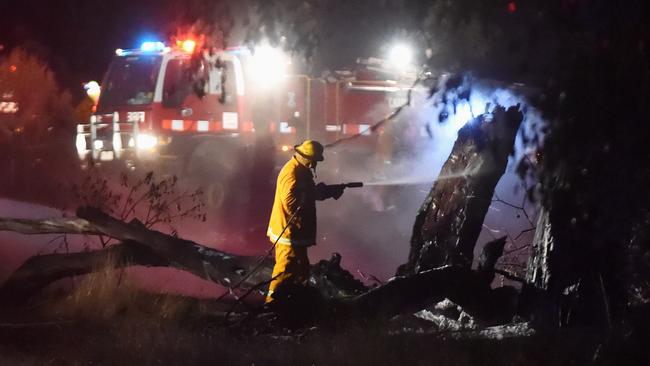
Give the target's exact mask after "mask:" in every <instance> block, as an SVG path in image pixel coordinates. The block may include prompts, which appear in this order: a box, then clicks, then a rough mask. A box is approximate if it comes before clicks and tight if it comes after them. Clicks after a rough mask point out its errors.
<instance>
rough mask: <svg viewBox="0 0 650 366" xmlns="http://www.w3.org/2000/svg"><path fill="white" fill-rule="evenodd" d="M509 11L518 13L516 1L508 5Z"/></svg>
mask: <svg viewBox="0 0 650 366" xmlns="http://www.w3.org/2000/svg"><path fill="white" fill-rule="evenodd" d="M508 11H509V12H510V13H514V12H516V11H517V4H516V3H515V2H514V1H511V2H509V3H508Z"/></svg>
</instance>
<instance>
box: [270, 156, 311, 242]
mask: <svg viewBox="0 0 650 366" xmlns="http://www.w3.org/2000/svg"><path fill="white" fill-rule="evenodd" d="M316 199H322V198H319V197H317V194H316V186H315V183H314V176H313V174H312V173H311V171H310V170H309V168H307V167H306V166H304V165H302V164H300V163H299V162H298V161H297V160H296V158H295V157H294V158H291V160H289V161H288V162H287V163H286V164H285V165H284V167H282V170H280V174H278V181H277V186H276V188H275V200H274V202H273V210H272V211H271V219H270V220H269V228H268V230H267V232H266V235H267V236H268V237H269V239H271V241H272V242H274V243H275V241H276V240H277V241H278V245H293V246H311V245H315V244H316ZM298 207H300V210H299V211H298V212H297V213H296V215H295V217H294V218H293V221H292V222H291V224H290V225H289V226H287V228H286V229H285V230H284V232H282V230H283V229H284V227H285V226H286V225H287V222H289V220H290V218H291V215H293V214H294V213H295V212H296V210H298Z"/></svg>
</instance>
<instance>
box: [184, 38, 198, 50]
mask: <svg viewBox="0 0 650 366" xmlns="http://www.w3.org/2000/svg"><path fill="white" fill-rule="evenodd" d="M195 47H196V41H194V40H191V39H186V40H184V41H183V42H181V48H182V49H183V51H185V52H187V53H192V52H194V48H195Z"/></svg>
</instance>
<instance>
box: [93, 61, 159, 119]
mask: <svg viewBox="0 0 650 366" xmlns="http://www.w3.org/2000/svg"><path fill="white" fill-rule="evenodd" d="M160 62H161V57H160V56H156V55H138V56H126V57H116V58H115V59H113V62H112V63H111V66H110V67H109V69H108V73H107V74H106V78H105V79H104V84H103V85H102V93H101V96H100V98H99V105H98V110H99V112H109V111H112V110H113V109H114V108H115V107H120V106H130V105H133V106H136V105H145V104H150V103H151V102H152V101H153V95H154V91H155V86H156V79H157V77H158V70H159V69H160Z"/></svg>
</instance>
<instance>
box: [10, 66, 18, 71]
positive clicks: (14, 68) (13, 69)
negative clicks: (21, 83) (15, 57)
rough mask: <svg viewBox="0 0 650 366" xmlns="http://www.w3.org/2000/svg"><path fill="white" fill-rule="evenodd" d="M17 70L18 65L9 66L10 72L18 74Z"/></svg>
mask: <svg viewBox="0 0 650 366" xmlns="http://www.w3.org/2000/svg"><path fill="white" fill-rule="evenodd" d="M16 70H18V67H17V66H16V65H11V66H9V72H16Z"/></svg>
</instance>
